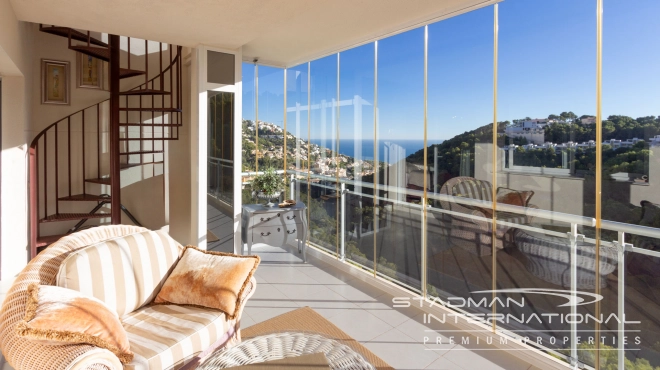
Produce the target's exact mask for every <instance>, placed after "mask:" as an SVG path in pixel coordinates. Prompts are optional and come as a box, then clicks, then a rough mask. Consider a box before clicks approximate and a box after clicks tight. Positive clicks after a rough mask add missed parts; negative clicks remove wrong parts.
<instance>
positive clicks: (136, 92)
mask: <svg viewBox="0 0 660 370" xmlns="http://www.w3.org/2000/svg"><path fill="white" fill-rule="evenodd" d="M170 94H171V93H170V92H169V91H166V90H155V89H142V90H129V91H122V92H120V93H119V95H170Z"/></svg>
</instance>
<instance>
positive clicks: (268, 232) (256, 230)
mask: <svg viewBox="0 0 660 370" xmlns="http://www.w3.org/2000/svg"><path fill="white" fill-rule="evenodd" d="M293 238H296V239H297V240H298V253H302V255H303V262H307V254H306V251H305V248H306V244H307V206H306V205H305V204H304V203H302V202H298V203H296V204H295V205H293V206H291V207H288V208H279V207H265V206H263V205H261V204H245V205H243V213H242V217H241V239H242V244H241V254H245V244H247V253H248V254H252V244H254V243H265V244H270V245H274V246H281V245H285V244H288V243H289V242H291V241H293Z"/></svg>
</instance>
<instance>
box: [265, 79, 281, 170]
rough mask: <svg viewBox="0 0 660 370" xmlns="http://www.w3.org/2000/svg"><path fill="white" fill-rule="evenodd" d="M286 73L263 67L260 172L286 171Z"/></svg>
mask: <svg viewBox="0 0 660 370" xmlns="http://www.w3.org/2000/svg"><path fill="white" fill-rule="evenodd" d="M283 130H284V70H283V69H282V68H274V67H266V66H259V171H263V170H265V169H267V168H270V167H272V168H274V169H276V170H282V169H284V157H283V156H282V148H283V147H284V135H283Z"/></svg>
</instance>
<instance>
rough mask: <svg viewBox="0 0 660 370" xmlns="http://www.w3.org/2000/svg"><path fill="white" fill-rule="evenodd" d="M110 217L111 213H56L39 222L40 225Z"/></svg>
mask: <svg viewBox="0 0 660 370" xmlns="http://www.w3.org/2000/svg"><path fill="white" fill-rule="evenodd" d="M103 217H110V214H109V213H56V214H53V215H50V216H47V217H45V218H42V219H41V220H39V222H40V223H45V222H58V221H76V220H82V219H85V218H103Z"/></svg>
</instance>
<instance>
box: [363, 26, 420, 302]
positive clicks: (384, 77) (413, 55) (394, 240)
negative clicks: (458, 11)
mask: <svg viewBox="0 0 660 370" xmlns="http://www.w3.org/2000/svg"><path fill="white" fill-rule="evenodd" d="M377 63H378V64H377V71H378V73H377V78H378V85H377V86H378V91H377V93H378V94H377V96H378V106H377V119H376V171H375V173H374V176H375V178H376V181H375V183H376V184H377V185H376V196H377V197H376V200H375V202H374V225H375V228H376V234H375V245H374V251H373V254H372V255H375V257H374V260H375V261H376V266H375V267H376V271H377V272H378V273H379V274H381V275H382V276H386V277H388V278H391V279H393V280H396V281H398V282H400V283H402V284H404V285H406V286H409V287H411V288H412V289H414V290H417V291H421V261H422V240H421V236H422V233H421V230H422V228H421V226H422V223H421V220H422V214H423V204H424V203H425V202H424V201H423V199H422V198H423V191H424V188H427V189H428V188H429V185H430V182H429V181H428V178H429V176H428V174H425V173H424V172H425V169H424V158H423V155H415V154H420V150H421V151H422V152H421V153H422V154H423V149H424V28H417V29H414V30H412V31H408V32H404V33H401V34H398V35H396V36H392V37H388V38H386V39H383V40H380V41H378V62H377ZM425 181H426V184H425Z"/></svg>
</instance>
